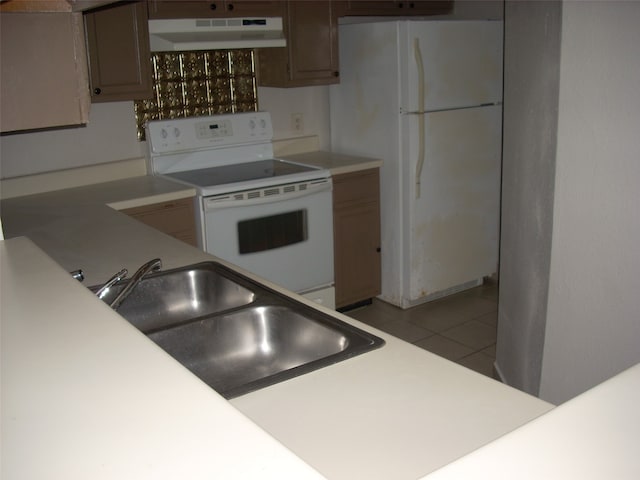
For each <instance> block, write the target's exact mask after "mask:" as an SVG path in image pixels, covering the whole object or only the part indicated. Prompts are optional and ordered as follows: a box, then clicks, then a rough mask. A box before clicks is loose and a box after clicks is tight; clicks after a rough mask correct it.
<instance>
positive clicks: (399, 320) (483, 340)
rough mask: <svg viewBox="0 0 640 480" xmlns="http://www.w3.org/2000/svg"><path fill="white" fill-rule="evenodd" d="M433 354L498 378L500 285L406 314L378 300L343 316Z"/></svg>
mask: <svg viewBox="0 0 640 480" xmlns="http://www.w3.org/2000/svg"><path fill="white" fill-rule="evenodd" d="M345 315H347V316H350V317H352V318H355V319H357V320H360V321H361V322H364V323H366V324H368V325H371V326H372V327H375V328H378V329H380V330H382V331H384V332H386V333H389V334H390V335H394V336H396V337H398V338H401V339H403V340H405V341H407V342H410V343H413V344H414V345H417V346H419V347H421V348H424V349H425V350H429V351H430V352H432V353H435V354H437V355H441V356H443V357H445V358H448V359H449V360H452V361H454V362H456V363H459V364H460V365H464V366H465V367H468V368H471V369H472V370H475V371H476V372H479V373H482V374H483V375H487V376H489V377H492V378H493V377H494V374H493V362H494V361H495V356H496V329H497V324H498V323H497V320H498V285H497V283H496V282H495V281H492V280H487V281H485V283H484V284H483V285H481V286H479V287H475V288H472V289H469V290H466V291H464V292H460V293H456V294H454V295H449V296H448V297H445V298H441V299H438V300H434V301H432V302H428V303H425V304H423V305H419V306H417V307H413V308H410V309H407V310H402V309H400V308H398V307H395V306H393V305H390V304H388V303H385V302H382V301H380V300H378V299H374V300H373V303H372V304H371V305H367V306H365V307H360V308H357V309H354V310H350V311H347V312H345Z"/></svg>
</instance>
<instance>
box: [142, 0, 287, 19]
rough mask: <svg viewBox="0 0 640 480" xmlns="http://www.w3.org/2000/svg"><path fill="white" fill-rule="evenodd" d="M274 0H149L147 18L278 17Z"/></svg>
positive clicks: (276, 2)
mask: <svg viewBox="0 0 640 480" xmlns="http://www.w3.org/2000/svg"><path fill="white" fill-rule="evenodd" d="M281 3H282V2H280V1H277V0H274V1H269V0H151V1H150V2H149V18H152V19H162V18H211V17H218V18H221V17H247V16H249V17H255V16H260V17H279V16H281V13H280V7H281V5H280V4H281Z"/></svg>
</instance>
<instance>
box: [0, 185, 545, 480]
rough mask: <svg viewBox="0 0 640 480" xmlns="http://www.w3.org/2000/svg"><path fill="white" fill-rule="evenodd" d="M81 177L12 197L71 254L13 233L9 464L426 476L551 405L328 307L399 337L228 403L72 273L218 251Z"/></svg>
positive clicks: (69, 469)
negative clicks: (135, 214) (76, 183)
mask: <svg viewBox="0 0 640 480" xmlns="http://www.w3.org/2000/svg"><path fill="white" fill-rule="evenodd" d="M86 188H90V187H86ZM96 188H98V190H100V189H101V188H106V187H104V186H102V187H96ZM72 190H73V191H75V192H73V191H71V190H69V191H60V192H51V193H48V194H42V195H34V196H29V197H21V198H15V199H10V200H7V201H4V202H3V203H2V213H3V223H4V225H5V236H7V237H15V236H26V237H29V238H30V239H31V240H32V241H33V242H34V243H36V244H37V245H38V246H39V247H40V248H41V249H42V250H43V251H44V252H45V253H46V254H47V255H48V256H50V257H51V258H53V260H55V262H57V263H58V264H59V266H57V265H56V264H55V263H54V262H52V261H51V260H50V259H48V258H47V257H46V256H45V255H42V254H41V253H37V249H36V248H35V247H34V246H33V245H32V244H31V242H30V241H29V240H25V239H17V238H12V239H10V240H7V241H5V242H3V245H2V252H3V258H2V274H3V277H2V288H3V292H2V293H3V302H2V322H3V330H2V333H3V336H2V369H3V371H2V392H3V393H2V395H3V398H2V421H3V431H2V436H3V438H2V445H3V447H2V448H3V452H2V453H3V464H2V469H3V474H4V473H6V474H7V475H6V476H8V477H21V478H37V477H42V475H40V473H42V471H41V470H39V469H40V468H45V467H46V469H47V470H46V471H47V475H45V476H46V477H48V478H80V477H84V478H86V477H87V476H89V477H92V478H100V477H101V476H102V477H104V478H107V477H110V478H118V477H120V478H122V477H135V478H162V477H166V478H169V477H172V478H175V477H176V476H179V477H184V478H198V475H196V473H198V474H199V475H200V477H204V476H206V474H209V475H212V473H216V472H217V475H218V477H219V478H229V477H232V476H233V475H229V473H230V472H231V471H232V470H229V468H231V467H232V465H233V461H234V460H236V461H237V460H238V459H239V458H241V459H242V460H241V463H242V465H239V464H238V468H239V469H238V470H237V474H236V476H237V477H238V478H250V477H254V478H269V477H272V478H286V477H287V476H289V477H290V478H307V477H308V478H313V476H314V475H315V471H314V470H317V471H319V472H320V473H321V474H322V475H324V476H325V477H327V478H330V479H340V478H385V479H386V478H417V477H421V476H423V475H426V474H428V473H429V472H431V471H433V470H435V469H437V468H439V467H441V466H443V465H445V464H447V463H449V462H451V461H453V460H455V459H457V458H459V457H461V456H463V455H465V454H467V453H469V452H471V451H472V450H475V449H476V448H478V447H480V446H482V445H484V444H486V443H488V442H491V441H492V440H494V439H496V438H498V437H500V436H501V435H504V434H505V433H507V432H509V431H511V430H513V429H515V428H517V427H518V426H520V425H522V424H525V423H527V422H528V421H529V420H531V419H533V418H535V417H537V416H539V415H541V414H543V413H545V412H547V411H549V410H550V409H551V408H552V406H551V405H550V404H548V403H545V402H543V401H541V400H539V399H536V398H535V397H532V396H529V395H526V394H524V393H522V392H520V391H517V390H515V389H512V388H510V387H507V386H505V385H503V384H501V383H499V382H497V381H494V380H492V379H490V378H487V377H484V376H482V375H479V374H477V373H475V372H473V371H471V370H468V369H466V368H464V367H462V366H459V365H456V364H454V363H452V362H449V361H447V360H445V359H443V358H441V357H438V356H436V355H433V354H431V353H429V352H427V351H425V350H422V349H419V348H417V347H415V346H413V345H410V344H407V343H405V342H403V341H401V340H398V339H396V338H394V337H392V336H389V335H387V334H385V333H383V332H380V331H377V330H375V329H373V328H371V327H369V326H367V325H364V324H362V323H360V322H358V321H356V320H353V319H350V318H348V317H346V316H344V315H341V314H338V313H336V312H332V311H330V310H327V309H325V308H323V307H317V308H319V309H321V310H323V311H325V312H326V313H330V314H332V315H335V316H337V317H338V318H340V319H342V320H344V321H346V322H349V323H351V324H353V325H356V326H357V327H359V328H362V329H364V330H367V331H369V332H371V333H374V334H376V335H378V336H380V337H382V338H383V339H384V340H385V341H386V342H387V343H386V345H385V346H383V347H382V348H380V349H378V350H375V351H372V352H368V353H366V354H363V355H360V356H358V357H355V358H352V359H349V360H346V361H343V362H340V363H338V364H335V365H332V366H329V367H326V368H323V369H320V370H318V371H315V372H312V373H309V374H307V375H303V376H300V377H297V378H294V379H291V380H288V381H286V382H283V383H280V384H277V385H273V386H270V387H267V388H264V389H262V390H259V391H256V392H253V393H250V394H247V395H244V396H241V397H238V398H236V399H234V400H232V401H231V402H227V401H225V400H223V399H222V398H221V397H220V396H218V395H217V394H216V393H215V392H213V391H212V390H211V389H209V387H207V386H206V385H204V384H203V383H202V382H201V381H200V380H198V379H197V378H196V377H194V376H193V375H192V374H191V373H190V372H189V371H188V370H186V369H185V368H183V367H182V366H181V365H179V364H178V363H177V362H175V361H173V359H171V357H169V356H168V355H166V354H165V353H164V352H163V351H162V350H160V349H159V348H157V347H156V346H155V344H153V343H152V342H151V341H150V340H148V339H147V338H146V337H145V336H144V335H142V334H141V333H139V332H138V331H137V330H135V329H134V328H133V327H131V326H130V325H129V324H128V323H127V322H126V321H125V320H124V319H122V318H121V317H120V316H119V315H117V314H116V313H114V312H112V311H111V310H110V309H109V308H108V307H106V305H104V304H102V302H100V301H99V300H98V299H97V298H95V297H94V296H93V295H91V294H90V292H89V291H88V290H86V289H85V288H83V287H82V286H81V285H80V284H78V283H77V282H75V281H74V280H72V279H71V278H70V277H68V276H67V274H66V273H65V270H67V271H69V270H74V269H77V268H82V269H83V270H85V274H86V275H87V280H86V281H85V283H86V284H88V285H91V284H96V283H101V282H104V281H105V280H106V279H107V278H108V277H109V276H110V275H111V274H113V273H115V272H116V271H117V270H119V269H120V268H123V267H126V268H129V269H135V268H137V267H138V266H139V265H140V264H142V263H144V262H146V261H147V260H149V259H150V258H153V257H160V258H162V259H163V263H164V268H165V269H168V268H173V267H177V266H181V265H186V264H190V263H195V262H199V261H205V260H211V259H214V258H213V257H211V256H210V255H208V254H206V253H205V252H202V251H200V250H198V249H196V248H194V247H191V246H189V245H187V244H184V243H182V242H180V241H178V240H176V239H174V238H171V237H169V236H167V235H164V234H161V233H159V232H157V231H155V230H153V229H151V228H150V227H147V226H146V225H143V224H141V223H139V222H136V221H135V220H133V219H131V218H129V217H128V216H126V215H124V214H122V213H120V212H117V211H115V210H113V209H112V208H109V207H107V206H106V205H105V204H103V203H101V202H103V201H104V203H109V204H114V203H117V202H124V201H126V202H130V201H134V199H132V198H131V196H130V195H129V194H128V193H126V192H123V198H116V196H117V195H116V196H114V197H111V198H109V199H105V198H100V199H95V198H94V199H93V200H90V199H88V198H83V197H82V196H77V195H78V193H79V192H85V197H87V196H88V195H87V194H86V191H84V190H82V189H72ZM187 193H188V192H187ZM137 201H140V202H146V201H148V199H144V198H140V199H138V200H137ZM25 242H26V246H25ZM34 252H36V253H34ZM223 263H224V262H223ZM240 271H241V273H244V274H247V272H244V271H242V270H240ZM249 276H251V275H250V274H249ZM254 278H255V277H254ZM266 283H267V284H268V282H266ZM271 286H272V287H273V288H275V289H277V290H280V291H282V292H283V293H286V294H288V295H292V296H294V297H295V298H297V299H298V300H300V301H302V302H305V303H308V304H310V305H313V304H312V303H311V302H309V301H307V300H305V299H303V298H302V297H299V296H297V295H295V294H292V293H291V292H287V291H285V290H283V289H279V288H278V287H277V286H273V285H271ZM7 300H8V301H7ZM40 328H41V329H42V330H41V331H39V330H38V329H40ZM29 330H31V331H35V332H36V333H38V332H39V333H38V334H37V335H36V338H35V340H37V341H34V339H33V338H30V337H29V336H28V335H27V333H29ZM234 407H235V408H234ZM239 412H241V413H242V414H244V415H241V414H240V413H239ZM252 422H255V423H256V424H257V425H258V426H259V427H261V428H262V429H260V428H258V427H256V426H255V425H254V424H253V423H252ZM265 431H266V433H267V434H268V435H267V434H265ZM221 432H223V433H222V434H221ZM34 438H38V439H39V440H38V441H34V440H33V439H34ZM57 438H59V439H61V440H60V441H58V442H56V441H55V439H57ZM274 439H275V440H274ZM244 443H246V444H247V447H248V448H247V449H245V450H243V447H244ZM280 444H282V445H284V446H285V447H286V449H281V448H280V447H281V445H280ZM54 447H55V448H54ZM171 448H174V449H175V450H174V452H175V453H173V454H171V453H170V449H171ZM191 448H194V449H195V450H193V451H192V450H190V449H191ZM27 451H28V455H29V456H30V457H31V458H38V459H42V458H44V459H45V461H40V460H39V461H38V462H23V461H22V460H21V459H22V458H24V457H23V455H25V452H27ZM154 452H155V453H154ZM205 452H208V453H205ZM291 452H293V454H291ZM269 455H272V456H273V462H268V461H266V460H265V459H267V458H268V457H269ZM78 458H83V460H82V461H81V462H79V463H78ZM299 458H300V459H302V460H303V461H304V463H303V462H300V461H299ZM54 459H55V461H54ZM265 461H266V463H265ZM192 464H193V465H196V466H197V465H199V466H200V467H199V468H200V469H198V468H197V467H195V466H193V467H192ZM214 464H217V465H218V467H216V468H220V470H215V468H214ZM38 465H40V466H38ZM309 465H310V467H309ZM181 468H182V470H181ZM225 468H227V469H226V470H225ZM21 469H24V472H21ZM260 469H263V470H260ZM78 472H81V473H78ZM159 472H161V473H159ZM176 472H180V474H177V473H176ZM192 472H194V474H193V475H191V474H190V473H192ZM273 472H280V475H279V476H278V475H273ZM9 473H12V474H14V475H8V474H9ZM20 473H25V474H24V475H21V474H20ZM263 473H264V474H263Z"/></svg>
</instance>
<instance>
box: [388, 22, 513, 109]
mask: <svg viewBox="0 0 640 480" xmlns="http://www.w3.org/2000/svg"><path fill="white" fill-rule="evenodd" d="M398 25H399V29H400V39H401V42H402V43H404V45H405V47H404V48H402V47H401V48H400V55H401V63H402V64H403V68H402V69H401V71H403V72H405V73H406V77H405V78H404V79H403V88H402V91H403V92H404V94H403V95H402V111H403V113H406V112H412V111H419V110H420V109H421V107H420V105H419V103H418V92H419V86H418V65H417V64H416V61H415V59H414V55H413V53H411V52H412V51H413V48H414V42H415V41H416V40H417V41H418V42H419V45H420V50H421V52H422V58H423V63H424V91H425V106H424V109H425V110H426V111H434V110H446V109H453V108H464V107H470V106H477V105H485V104H493V103H501V102H502V49H503V48H502V31H503V23H502V22H499V21H486V22H477V21H447V22H432V21H406V22H400V23H399V24H398Z"/></svg>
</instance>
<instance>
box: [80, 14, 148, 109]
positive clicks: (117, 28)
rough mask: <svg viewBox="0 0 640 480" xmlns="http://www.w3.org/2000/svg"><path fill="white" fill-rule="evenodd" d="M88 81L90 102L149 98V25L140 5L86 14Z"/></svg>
mask: <svg viewBox="0 0 640 480" xmlns="http://www.w3.org/2000/svg"><path fill="white" fill-rule="evenodd" d="M84 17H85V18H84V19H85V29H86V36H87V46H88V50H89V81H90V85H91V100H92V101H93V102H111V101H123V100H139V99H143V98H151V97H152V96H153V85H152V78H151V60H150V52H149V26H148V24H147V8H146V4H145V3H144V2H135V3H122V4H118V5H115V6H110V7H105V8H103V9H100V10H95V11H92V12H89V13H86V14H85V16H84Z"/></svg>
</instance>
